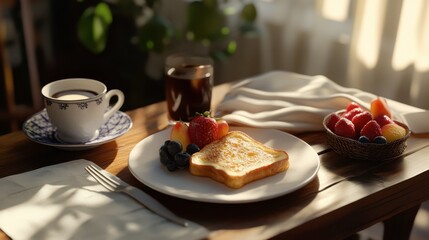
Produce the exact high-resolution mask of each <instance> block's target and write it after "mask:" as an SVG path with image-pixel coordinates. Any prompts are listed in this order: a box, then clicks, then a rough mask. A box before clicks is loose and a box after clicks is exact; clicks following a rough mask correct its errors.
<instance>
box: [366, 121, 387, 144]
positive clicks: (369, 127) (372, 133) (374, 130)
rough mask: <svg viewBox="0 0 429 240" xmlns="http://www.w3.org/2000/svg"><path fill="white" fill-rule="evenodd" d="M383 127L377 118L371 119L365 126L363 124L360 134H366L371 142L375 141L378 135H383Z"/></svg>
mask: <svg viewBox="0 0 429 240" xmlns="http://www.w3.org/2000/svg"><path fill="white" fill-rule="evenodd" d="M382 135H383V134H382V133H381V127H380V125H378V123H377V122H376V121H375V120H371V121H369V122H368V123H367V124H365V126H363V128H362V130H361V131H360V136H365V137H367V138H368V139H369V141H370V142H372V141H374V139H375V138H376V137H378V136H382Z"/></svg>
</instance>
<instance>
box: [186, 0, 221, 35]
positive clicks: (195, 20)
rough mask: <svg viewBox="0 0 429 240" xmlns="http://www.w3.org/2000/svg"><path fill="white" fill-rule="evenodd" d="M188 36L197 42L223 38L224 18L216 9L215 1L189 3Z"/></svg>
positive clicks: (206, 0) (205, 0) (217, 8)
mask: <svg viewBox="0 0 429 240" xmlns="http://www.w3.org/2000/svg"><path fill="white" fill-rule="evenodd" d="M186 16H187V30H188V31H189V34H188V36H192V38H193V39H191V40H197V41H207V40H208V41H213V40H215V39H219V38H223V37H225V35H224V34H222V29H223V28H224V25H225V24H224V23H225V16H224V15H223V13H222V11H221V10H220V9H219V7H218V3H217V0H204V1H193V2H190V3H189V5H188V8H187V15H186Z"/></svg>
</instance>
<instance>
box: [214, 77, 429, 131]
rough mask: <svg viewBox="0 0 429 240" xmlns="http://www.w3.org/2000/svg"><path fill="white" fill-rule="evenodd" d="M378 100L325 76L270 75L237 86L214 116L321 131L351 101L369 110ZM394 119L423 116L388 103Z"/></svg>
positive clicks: (413, 109) (233, 121)
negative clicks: (372, 102) (333, 115)
mask: <svg viewBox="0 0 429 240" xmlns="http://www.w3.org/2000/svg"><path fill="white" fill-rule="evenodd" d="M376 97H377V96H376V95H374V94H372V93H368V92H364V91H361V90H359V89H356V88H346V87H343V86H340V85H338V84H337V83H335V82H333V81H332V80H330V79H328V78H326V77H324V76H307V75H301V74H296V73H291V72H284V71H272V72H267V73H265V74H262V75H258V76H255V77H251V78H248V79H244V80H242V81H239V82H237V83H236V84H235V85H234V86H233V87H232V89H231V91H230V92H228V93H227V95H226V96H225V97H224V99H223V100H222V101H221V103H220V105H219V106H218V108H217V113H216V115H220V116H222V117H223V118H224V119H225V120H227V121H228V122H229V123H231V124H237V125H245V126H252V127H261V128H276V129H281V130H285V131H291V132H305V131H319V130H323V125H322V121H323V118H324V117H325V116H326V115H327V114H329V113H331V112H334V111H337V110H340V109H344V108H345V107H346V106H347V105H348V104H349V103H350V102H351V101H354V102H356V103H358V104H360V105H361V106H362V107H364V108H366V109H369V108H370V103H371V101H372V100H373V99H375V98H376ZM387 101H388V105H389V107H390V108H391V110H392V113H393V118H394V119H396V120H399V121H406V120H405V119H404V118H403V116H404V115H406V114H407V113H414V112H422V111H424V110H423V109H419V108H416V107H413V106H409V105H406V104H403V103H400V102H397V101H394V100H390V99H387Z"/></svg>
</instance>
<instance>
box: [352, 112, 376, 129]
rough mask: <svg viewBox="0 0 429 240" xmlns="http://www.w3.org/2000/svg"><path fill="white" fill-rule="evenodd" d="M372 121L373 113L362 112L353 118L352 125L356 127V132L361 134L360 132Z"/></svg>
mask: <svg viewBox="0 0 429 240" xmlns="http://www.w3.org/2000/svg"><path fill="white" fill-rule="evenodd" d="M371 120H372V116H371V113H369V112H368V111H364V112H361V113H359V114H356V115H355V116H354V117H353V118H352V123H353V124H354V125H355V131H356V133H357V134H360V130H362V128H363V127H364V126H365V125H366V124H367V123H368V122H369V121H371Z"/></svg>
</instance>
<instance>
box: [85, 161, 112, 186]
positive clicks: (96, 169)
mask: <svg viewBox="0 0 429 240" xmlns="http://www.w3.org/2000/svg"><path fill="white" fill-rule="evenodd" d="M88 167H90V168H91V169H92V170H94V171H95V172H96V173H97V175H99V176H100V177H101V178H103V180H105V182H107V183H108V184H109V185H111V186H112V187H117V186H119V185H120V183H118V182H116V181H115V180H113V179H111V178H109V177H107V176H106V174H104V173H103V171H104V170H103V169H102V168H100V167H99V166H97V165H94V164H89V165H88Z"/></svg>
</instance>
